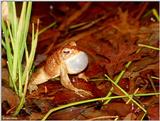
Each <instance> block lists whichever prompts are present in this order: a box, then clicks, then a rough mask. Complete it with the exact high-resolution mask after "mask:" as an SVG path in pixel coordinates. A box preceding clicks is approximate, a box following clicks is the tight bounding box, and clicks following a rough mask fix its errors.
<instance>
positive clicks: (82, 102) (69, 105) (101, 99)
mask: <svg viewBox="0 0 160 121" xmlns="http://www.w3.org/2000/svg"><path fill="white" fill-rule="evenodd" d="M158 94H160V93H159V92H158V93H148V94H147V93H145V94H134V96H136V97H140V96H153V95H158ZM128 96H130V97H131V96H133V95H131V94H130V95H128ZM128 96H126V95H124V96H111V97H102V98H94V99H89V100H82V101H78V102H73V103H69V104H65V105H61V106H58V107H55V108H53V109H51V110H49V111H48V112H47V113H46V114H45V116H44V117H43V119H42V121H45V120H46V119H47V117H48V116H49V115H50V114H51V113H53V112H55V111H58V110H61V109H64V108H68V107H71V106H76V105H81V104H86V103H92V102H96V101H103V100H108V99H119V98H125V97H128Z"/></svg>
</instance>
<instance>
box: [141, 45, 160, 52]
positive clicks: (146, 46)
mask: <svg viewBox="0 0 160 121" xmlns="http://www.w3.org/2000/svg"><path fill="white" fill-rule="evenodd" d="M138 46H139V47H145V48H149V49H153V50H158V51H160V48H157V47H153V46H151V45H145V44H138Z"/></svg>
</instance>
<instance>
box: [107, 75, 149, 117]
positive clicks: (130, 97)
mask: <svg viewBox="0 0 160 121" xmlns="http://www.w3.org/2000/svg"><path fill="white" fill-rule="evenodd" d="M105 77H106V78H107V79H108V80H109V81H111V82H112V83H113V84H114V85H115V86H116V87H117V88H118V89H119V90H121V92H123V93H124V94H125V95H126V96H127V97H128V98H129V99H130V100H131V101H132V102H133V103H135V104H136V105H137V106H138V107H139V108H140V109H141V110H143V111H144V115H143V117H142V119H143V118H144V116H145V115H146V113H147V111H146V110H145V109H144V108H143V107H142V106H141V105H140V104H139V103H138V102H137V101H135V100H134V99H133V98H132V96H130V95H129V94H128V93H127V92H126V91H125V90H123V89H122V88H121V87H120V86H119V85H118V84H117V83H115V82H114V81H113V80H112V79H111V78H110V77H109V76H108V75H106V74H105Z"/></svg>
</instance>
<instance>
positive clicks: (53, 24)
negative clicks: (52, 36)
mask: <svg viewBox="0 0 160 121" xmlns="http://www.w3.org/2000/svg"><path fill="white" fill-rule="evenodd" d="M55 25H56V22H53V23H51V24H50V25H48V26H47V27H45V28H43V29H42V30H40V31H39V33H38V35H40V34H42V33H43V32H45V31H46V30H47V29H49V28H51V27H53V26H55Z"/></svg>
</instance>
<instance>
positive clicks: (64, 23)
mask: <svg viewBox="0 0 160 121" xmlns="http://www.w3.org/2000/svg"><path fill="white" fill-rule="evenodd" d="M90 5H91V2H87V3H86V4H85V5H84V6H83V7H82V8H81V9H80V10H78V11H76V12H75V13H74V14H72V15H71V16H70V17H69V18H68V19H67V20H64V22H63V23H62V24H61V25H60V27H59V28H58V29H59V30H61V31H62V30H64V29H65V27H67V26H69V25H70V24H71V23H72V22H73V21H74V20H76V19H77V18H79V16H81V15H82V14H83V12H85V11H86V10H87V9H88V8H89V6H90Z"/></svg>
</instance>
